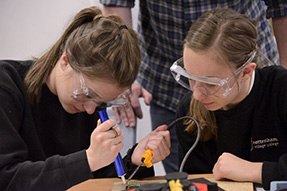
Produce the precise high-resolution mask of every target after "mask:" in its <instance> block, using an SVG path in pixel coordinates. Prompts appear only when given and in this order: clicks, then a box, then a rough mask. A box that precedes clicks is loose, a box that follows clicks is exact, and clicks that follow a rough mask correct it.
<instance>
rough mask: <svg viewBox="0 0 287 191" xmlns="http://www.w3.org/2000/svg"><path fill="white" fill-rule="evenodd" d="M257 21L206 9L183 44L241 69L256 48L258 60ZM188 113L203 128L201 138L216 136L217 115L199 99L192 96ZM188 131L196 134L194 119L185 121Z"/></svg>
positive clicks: (228, 10)
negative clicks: (208, 52)
mask: <svg viewBox="0 0 287 191" xmlns="http://www.w3.org/2000/svg"><path fill="white" fill-rule="evenodd" d="M256 38H257V30H256V22H255V21H254V20H251V19H249V18H248V17H247V16H245V15H243V14H240V13H237V12H235V11H233V10H231V9H228V8H217V9H214V10H211V11H208V12H206V13H205V14H204V15H202V16H201V17H200V18H199V19H198V20H197V21H196V22H195V23H194V24H193V25H192V26H191V28H190V30H189V32H188V35H187V37H186V38H185V40H184V47H185V48H190V49H192V50H193V51H195V52H201V51H203V52H206V51H212V52H213V53H214V55H215V58H216V59H217V60H220V61H221V63H224V64H225V65H226V66H227V67H229V68H239V67H240V66H241V65H243V64H244V63H245V62H246V61H247V60H248V58H250V56H251V55H252V54H253V53H254V52H255V51H257V53H256V55H255V58H254V59H253V61H254V62H257V63H258V52H259V51H258V50H257V49H258V48H257V44H256ZM189 115H190V116H192V117H193V118H195V119H196V120H197V121H198V123H199V124H200V127H201V130H202V132H201V138H200V139H201V140H202V141H208V140H210V139H211V138H212V137H217V125H216V118H215V115H214V113H213V112H212V111H209V110H207V109H206V108H205V107H204V106H203V105H202V104H201V103H200V102H199V101H197V100H195V99H193V98H192V99H191V102H190V110H189ZM185 124H186V125H187V128H186V129H185V130H186V131H187V132H190V133H191V132H193V133H196V132H197V129H196V126H195V123H194V122H185Z"/></svg>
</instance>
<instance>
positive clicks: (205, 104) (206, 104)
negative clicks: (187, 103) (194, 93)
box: [201, 102, 213, 106]
mask: <svg viewBox="0 0 287 191" xmlns="http://www.w3.org/2000/svg"><path fill="white" fill-rule="evenodd" d="M201 103H202V105H204V106H209V105H211V104H213V102H210V103H204V102H201Z"/></svg>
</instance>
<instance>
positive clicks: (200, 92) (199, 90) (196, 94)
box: [192, 84, 206, 101]
mask: <svg viewBox="0 0 287 191" xmlns="http://www.w3.org/2000/svg"><path fill="white" fill-rule="evenodd" d="M192 89H193V94H192V96H193V98H194V99H196V100H199V101H200V100H201V99H202V98H203V97H205V96H206V94H205V90H204V88H203V87H201V86H197V85H196V84H195V85H194V86H193V87H192Z"/></svg>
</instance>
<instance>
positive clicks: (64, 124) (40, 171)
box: [0, 60, 154, 191]
mask: <svg viewBox="0 0 287 191" xmlns="http://www.w3.org/2000/svg"><path fill="white" fill-rule="evenodd" d="M32 63H33V61H11V60H10V61H0V100H1V102H0V190H7V191H8V190H13V191H15V190H29V191H32V190H37V191H38V190H53V191H55V190H66V189H68V188H70V187H71V186H73V185H76V184H78V183H80V182H83V181H85V180H87V179H89V178H94V177H116V176H117V174H116V170H115V167H114V164H113V163H112V164H110V165H109V166H107V167H104V168H102V169H100V170H97V171H95V172H93V173H91V172H90V168H89V165H88V161H87V156H86V152H85V150H86V149H87V148H88V147H89V145H90V135H91V133H92V131H93V130H94V128H95V127H96V125H97V120H98V119H99V116H98V113H97V112H95V113H94V114H93V115H88V114H87V113H78V114H69V113H67V112H66V111H65V110H64V109H63V107H62V105H61V103H60V102H59V100H58V97H57V96H56V95H54V94H53V93H52V92H51V91H50V90H49V89H48V87H47V86H46V85H43V89H42V92H41V100H40V103H39V104H38V105H30V104H29V103H28V99H27V95H26V89H25V87H24V84H23V79H24V77H25V75H26V73H27V71H28V69H29V68H30V66H31V64H32ZM132 151H133V149H130V152H128V154H127V156H126V157H124V159H123V164H124V167H125V171H126V172H127V176H128V174H130V173H131V172H132V171H133V170H134V169H135V168H136V166H135V165H133V164H132V163H131V153H132ZM140 171H141V172H139V173H137V174H136V176H137V178H140V177H146V176H153V175H154V171H153V168H150V169H147V168H141V170H140Z"/></svg>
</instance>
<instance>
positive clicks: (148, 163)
mask: <svg viewBox="0 0 287 191" xmlns="http://www.w3.org/2000/svg"><path fill="white" fill-rule="evenodd" d="M142 159H144V161H143V162H144V164H145V165H146V167H147V168H150V167H152V162H151V160H152V152H151V150H150V149H147V150H146V151H145V153H144V154H143V155H142V156H141V160H142Z"/></svg>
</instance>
